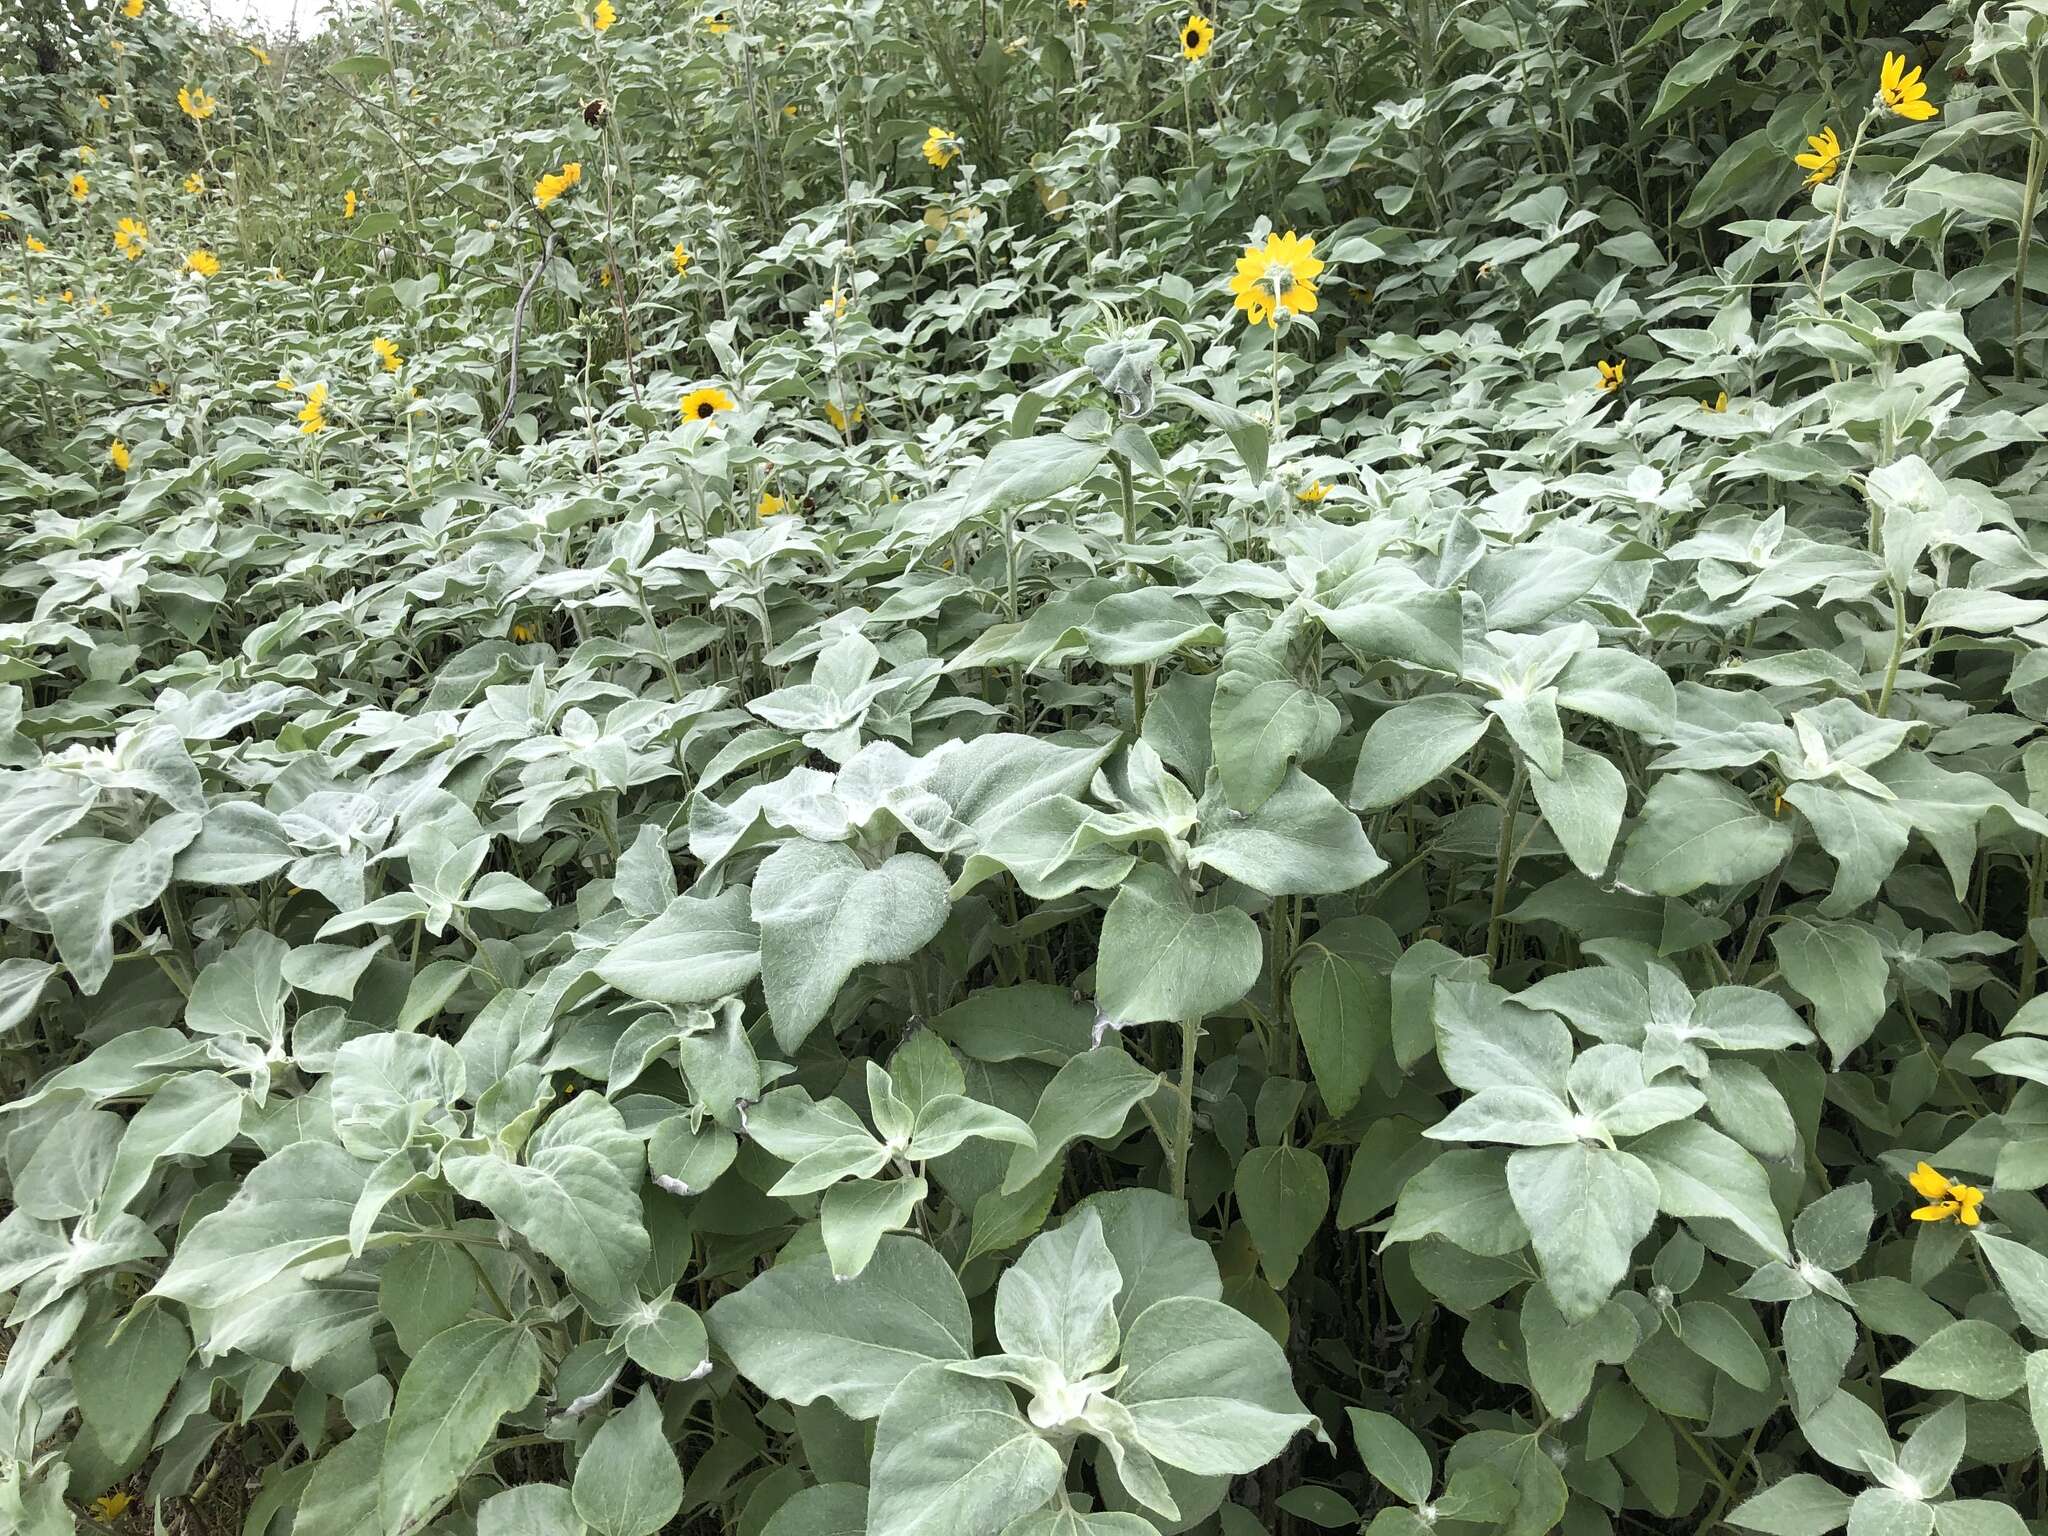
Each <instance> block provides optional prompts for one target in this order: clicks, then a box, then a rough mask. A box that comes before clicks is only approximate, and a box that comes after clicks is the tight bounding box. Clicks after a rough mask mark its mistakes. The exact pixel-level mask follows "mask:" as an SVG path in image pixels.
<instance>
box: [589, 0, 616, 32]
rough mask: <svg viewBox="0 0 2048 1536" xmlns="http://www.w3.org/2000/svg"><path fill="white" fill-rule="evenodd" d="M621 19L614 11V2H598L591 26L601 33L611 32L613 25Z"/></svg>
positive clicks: (602, 0) (601, 0)
mask: <svg viewBox="0 0 2048 1536" xmlns="http://www.w3.org/2000/svg"><path fill="white" fill-rule="evenodd" d="M618 19H619V13H618V12H617V11H615V10H613V9H612V0H597V10H596V12H595V13H594V14H593V15H592V16H591V18H590V24H591V26H592V27H594V28H596V29H597V30H598V31H600V32H609V31H611V29H612V23H613V22H615V21H617V20H618Z"/></svg>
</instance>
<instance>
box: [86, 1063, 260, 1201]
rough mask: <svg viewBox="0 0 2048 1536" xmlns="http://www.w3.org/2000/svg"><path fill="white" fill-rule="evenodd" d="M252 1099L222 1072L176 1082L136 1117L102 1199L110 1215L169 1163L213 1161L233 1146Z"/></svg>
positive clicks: (191, 1075) (117, 1154)
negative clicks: (175, 1159)
mask: <svg viewBox="0 0 2048 1536" xmlns="http://www.w3.org/2000/svg"><path fill="white" fill-rule="evenodd" d="M246 1100H247V1096H246V1095H245V1094H244V1093H243V1091H242V1090H241V1089H240V1088H239V1087H237V1086H236V1085H235V1084H234V1083H233V1082H232V1081H230V1080H229V1079H228V1078H226V1077H223V1076H222V1075H221V1074H219V1073H218V1072H187V1073H184V1074H182V1075H180V1076H178V1077H174V1078H172V1079H171V1080H170V1081H169V1082H167V1083H165V1084H164V1085H163V1087H161V1088H159V1089H158V1090H157V1091H156V1092H155V1093H154V1094H152V1095H151V1096H150V1099H149V1102H148V1103H146V1104H144V1105H143V1106H142V1108H140V1109H138V1110H137V1111H136V1112H135V1115H134V1118H133V1119H131V1120H130V1121H129V1122H128V1127H127V1130H126V1131H124V1132H123V1133H122V1136H121V1145H120V1147H119V1148H118V1149H117V1150H116V1152H115V1154H114V1162H113V1166H112V1167H111V1168H110V1169H108V1171H107V1183H106V1188H105V1190H104V1191H103V1192H102V1194H101V1199H102V1200H103V1201H104V1202H105V1204H106V1206H107V1207H108V1209H110V1210H113V1209H119V1208H121V1207H123V1206H126V1205H127V1204H128V1203H129V1202H130V1201H132V1200H133V1199H134V1198H135V1197H136V1196H137V1195H139V1194H141V1193H142V1191H143V1188H144V1187H145V1186H146V1185H147V1183H148V1182H149V1176H150V1174H151V1172H152V1171H153V1170H154V1169H155V1167H156V1165H157V1164H158V1163H159V1162H161V1161H162V1160H163V1159H165V1158H167V1157H211V1156H212V1155H213V1154H214V1153H216V1152H218V1151H219V1150H220V1149H221V1148H222V1147H225V1146H226V1145H227V1144H228V1143H229V1142H231V1141H233V1140H234V1139H235V1137H236V1135H237V1134H239V1132H240V1130H241V1126H242V1107H243V1105H244V1103H245V1102H246Z"/></svg>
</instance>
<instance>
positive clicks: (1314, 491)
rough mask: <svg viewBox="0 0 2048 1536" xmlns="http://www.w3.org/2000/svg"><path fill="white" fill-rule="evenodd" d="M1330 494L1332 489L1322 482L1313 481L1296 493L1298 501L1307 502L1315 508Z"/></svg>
mask: <svg viewBox="0 0 2048 1536" xmlns="http://www.w3.org/2000/svg"><path fill="white" fill-rule="evenodd" d="M1329 494H1330V488H1329V487H1328V486H1327V485H1325V484H1323V482H1322V481H1320V480H1311V481H1310V482H1309V483H1308V484H1307V485H1304V486H1303V487H1302V488H1301V489H1300V490H1298V491H1296V492H1295V493H1294V499H1295V500H1296V501H1305V502H1307V503H1309V504H1310V505H1311V506H1313V505H1314V504H1315V503H1317V502H1319V501H1321V500H1322V499H1323V498H1324V497H1326V496H1328V495H1329Z"/></svg>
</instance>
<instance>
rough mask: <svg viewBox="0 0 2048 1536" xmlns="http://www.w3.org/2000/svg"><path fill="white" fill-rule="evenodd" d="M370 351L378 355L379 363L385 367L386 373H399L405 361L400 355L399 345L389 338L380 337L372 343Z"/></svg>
mask: <svg viewBox="0 0 2048 1536" xmlns="http://www.w3.org/2000/svg"><path fill="white" fill-rule="evenodd" d="M370 350H371V351H372V352H374V353H376V354H377V361H378V362H380V363H382V364H383V365H384V371H385V372H386V373H396V372H398V370H399V368H400V366H401V365H402V364H403V363H404V362H405V359H404V358H402V357H400V356H399V355H398V343H397V342H395V341H393V340H392V339H391V338H390V337H389V336H379V337H377V338H376V339H375V340H374V341H372V342H371V343H370Z"/></svg>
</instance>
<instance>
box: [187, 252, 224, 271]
mask: <svg viewBox="0 0 2048 1536" xmlns="http://www.w3.org/2000/svg"><path fill="white" fill-rule="evenodd" d="M185 270H186V271H187V272H193V273H197V274H198V275H199V276H200V277H213V276H216V275H218V273H219V272H220V258H219V257H218V256H216V255H214V254H213V252H211V251H209V250H205V249H201V250H196V251H187V252H186V253H185Z"/></svg>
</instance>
